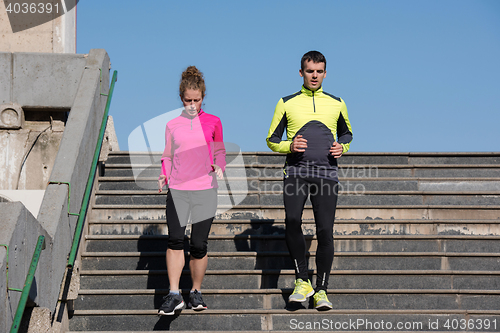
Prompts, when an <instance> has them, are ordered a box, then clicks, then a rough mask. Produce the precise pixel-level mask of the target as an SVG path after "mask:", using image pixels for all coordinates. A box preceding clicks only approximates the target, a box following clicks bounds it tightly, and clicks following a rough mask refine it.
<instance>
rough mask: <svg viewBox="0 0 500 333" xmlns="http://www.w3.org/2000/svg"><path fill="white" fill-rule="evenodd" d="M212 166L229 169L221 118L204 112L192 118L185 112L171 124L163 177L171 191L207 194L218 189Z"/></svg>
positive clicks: (162, 157) (167, 136)
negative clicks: (210, 190) (195, 191)
mask: <svg viewBox="0 0 500 333" xmlns="http://www.w3.org/2000/svg"><path fill="white" fill-rule="evenodd" d="M212 164H216V165H218V166H219V167H220V168H221V169H222V171H224V170H225V168H226V149H225V147H224V142H223V139H222V123H221V121H220V119H219V117H216V116H214V115H211V114H208V113H205V112H203V110H200V112H199V113H198V115H196V116H194V117H191V116H189V115H188V114H186V113H185V112H182V114H181V115H180V116H178V117H177V118H174V119H172V120H171V121H169V122H168V123H167V126H166V129H165V150H164V151H163V155H162V156H161V174H162V175H165V176H166V177H167V179H166V181H167V184H168V186H169V188H172V189H176V190H190V191H192V190H207V189H210V188H217V187H218V186H217V179H216V175H215V172H214V169H213V167H212Z"/></svg>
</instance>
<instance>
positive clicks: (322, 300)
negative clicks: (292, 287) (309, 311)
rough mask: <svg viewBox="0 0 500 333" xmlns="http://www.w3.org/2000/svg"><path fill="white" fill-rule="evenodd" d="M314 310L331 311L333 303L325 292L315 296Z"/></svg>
mask: <svg viewBox="0 0 500 333" xmlns="http://www.w3.org/2000/svg"><path fill="white" fill-rule="evenodd" d="M314 308H315V309H318V310H330V309H331V308H332V303H330V301H329V300H328V297H327V296H326V292H325V291H324V290H320V291H318V292H317V293H316V294H314Z"/></svg>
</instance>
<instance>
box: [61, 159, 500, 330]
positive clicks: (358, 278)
mask: <svg viewBox="0 0 500 333" xmlns="http://www.w3.org/2000/svg"><path fill="white" fill-rule="evenodd" d="M159 158H160V155H159V154H153V155H149V154H144V153H132V154H130V155H129V154H128V153H127V152H115V153H111V154H110V155H109V158H108V160H107V161H106V164H105V168H104V170H102V171H103V172H102V173H101V176H100V177H99V179H98V186H97V188H96V189H95V193H94V201H93V202H92V209H91V211H90V214H89V219H88V220H89V221H88V225H87V227H88V230H87V235H86V237H85V240H84V246H82V247H81V251H82V252H81V260H82V265H81V268H80V272H79V275H80V292H79V296H78V299H77V300H76V301H75V303H74V307H75V311H74V315H73V318H72V319H71V321H70V329H71V330H72V331H73V332H76V331H87V332H92V331H95V332H97V331H99V332H101V333H103V332H105V331H110V332H111V331H112V332H120V331H123V332H125V331H127V332H134V331H136V332H147V331H155V330H172V331H186V330H189V331H207V329H208V330H210V331H241V332H262V331H264V332H265V331H277V330H278V331H282V332H287V331H293V332H296V331H307V330H316V331H321V330H326V331H349V330H351V331H352V330H354V329H355V330H358V331H373V330H377V331H384V330H385V331H395V330H398V329H397V328H396V325H397V323H401V324H403V325H405V324H406V325H410V324H412V323H413V324H414V325H417V326H415V327H412V328H411V329H405V328H404V327H402V328H399V330H413V331H415V330H418V331H432V332H440V331H449V330H452V329H453V325H455V326H456V325H459V324H460V321H462V322H463V321H466V323H468V324H469V325H472V326H474V325H475V326H474V327H472V326H470V327H469V330H472V329H471V328H473V329H476V330H481V329H480V328H479V326H478V325H479V323H481V324H483V325H484V324H485V323H486V322H487V321H488V323H489V329H490V330H494V329H495V328H494V325H496V326H497V327H496V330H498V329H500V310H497V309H499V308H500V298H499V297H498V296H499V294H500V269H499V268H498V267H500V265H499V264H500V226H499V225H500V224H499V223H498V222H499V221H500V200H499V199H500V154H499V153H356V154H347V155H345V156H343V157H342V159H341V160H340V163H341V165H340V170H339V174H340V175H341V184H342V187H341V188H340V189H341V196H340V198H339V204H338V208H337V211H336V215H337V216H336V222H335V228H334V239H335V249H336V253H335V259H334V263H333V267H332V271H331V277H330V289H329V290H328V295H329V298H330V300H331V301H332V303H333V307H334V309H333V310H332V311H329V312H318V311H317V310H314V309H312V303H311V300H309V302H304V303H302V304H298V305H296V306H294V307H291V308H290V307H289V308H286V307H285V305H286V300H287V298H288V296H289V294H290V293H291V292H292V286H293V281H294V270H293V267H294V266H293V264H292V262H291V260H290V259H289V256H288V250H287V247H286V243H285V239H284V231H285V227H284V220H283V219H284V209H283V206H282V178H281V176H282V165H283V163H284V156H282V155H279V154H274V153H243V154H242V155H240V156H238V155H236V154H231V153H229V154H228V158H227V160H228V162H229V164H228V168H227V169H226V176H227V178H226V179H225V180H224V181H223V182H220V183H219V184H220V189H219V206H218V214H217V217H216V220H215V221H214V224H213V226H212V229H211V234H210V236H209V245H208V247H209V253H208V268H207V273H206V277H205V280H204V283H203V295H204V296H203V297H204V300H205V301H206V303H207V304H208V306H209V309H208V310H206V311H203V312H201V313H195V312H194V311H192V310H189V309H187V310H183V311H182V312H181V313H180V315H176V316H172V317H170V316H164V317H160V318H159V317H157V316H156V313H157V310H156V309H157V308H158V307H159V306H160V305H161V303H162V298H163V296H164V295H165V294H166V293H167V292H168V279H167V272H166V264H165V250H166V242H167V239H168V235H167V228H166V224H165V192H163V193H161V194H159V193H158V192H157V190H156V180H157V177H158V174H159ZM131 161H132V164H131ZM342 176H343V177H342ZM227 184H229V189H228V186H227ZM231 200H236V202H237V205H236V206H233V205H232V201H231ZM303 219H304V221H303V226H302V227H303V230H304V233H305V235H306V241H307V245H308V249H309V267H310V269H311V277H312V281H313V283H314V279H315V276H314V274H313V273H314V271H313V269H314V268H315V257H316V245H317V244H316V237H315V225H314V220H313V213H312V207H311V205H310V203H309V202H307V204H306V208H305V210H304V214H303ZM186 233H187V236H189V234H190V227H189V226H188V228H187V232H186ZM187 241H188V239H187V238H186V250H187V249H188V246H187ZM188 261H189V256H188V255H187V252H186V266H185V270H184V271H183V274H182V277H181V288H182V289H183V295H184V298H185V300H187V297H188V296H187V293H188V291H189V289H190V287H191V279H190V274H189V271H188V269H187V268H188V267H189V266H188ZM195 316H196V318H195ZM382 321H383V322H384V323H386V324H387V323H391V325H393V327H387V326H385V327H383V326H381V325H383V324H382ZM353 322H354V323H356V324H359V325H356V327H353V326H352V325H353ZM446 322H448V327H446ZM476 323H477V325H476ZM347 324H349V325H350V326H349V325H347ZM369 324H371V325H372V326H369ZM418 324H420V326H418ZM308 325H309V326H308ZM314 325H316V326H314ZM318 325H319V326H318ZM335 325H337V326H338V327H335ZM342 325H344V326H342ZM346 325H347V326H346ZM367 325H368V326H367ZM373 325H378V326H375V327H373ZM436 325H437V326H436ZM457 329H458V327H457ZM483 329H484V327H483Z"/></svg>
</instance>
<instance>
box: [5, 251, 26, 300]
mask: <svg viewBox="0 0 500 333" xmlns="http://www.w3.org/2000/svg"><path fill="white" fill-rule="evenodd" d="M0 246H3V247H5V250H6V251H7V255H6V258H5V259H6V266H7V267H6V269H5V275H7V292H8V291H9V290H12V291H21V292H22V291H23V290H22V289H17V288H9V246H8V245H5V244H0Z"/></svg>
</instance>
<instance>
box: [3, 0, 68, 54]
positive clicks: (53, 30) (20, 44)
mask: <svg viewBox="0 0 500 333" xmlns="http://www.w3.org/2000/svg"><path fill="white" fill-rule="evenodd" d="M40 2H42V1H40ZM47 2H52V3H53V4H54V3H56V2H59V3H60V1H59V0H52V1H43V3H47ZM70 2H71V1H68V0H65V3H66V6H67V7H68V8H72V9H71V10H69V11H68V12H67V13H66V14H64V15H62V16H58V17H57V15H54V18H53V19H52V20H50V21H48V22H46V23H43V24H41V25H38V26H35V27H32V28H30V29H27V30H23V31H19V32H16V33H14V32H13V31H12V26H11V23H10V20H9V16H8V14H7V12H6V8H5V2H4V1H3V0H2V1H0V51H3V52H47V53H75V52H76V7H75V6H74V5H72V4H70ZM72 2H73V3H74V0H73V1H72ZM37 3H38V2H37ZM54 13H55V12H54ZM30 16H31V17H32V18H34V16H33V15H29V14H28V15H25V17H26V19H27V21H26V23H27V24H29V23H30V22H29V19H30Z"/></svg>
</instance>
